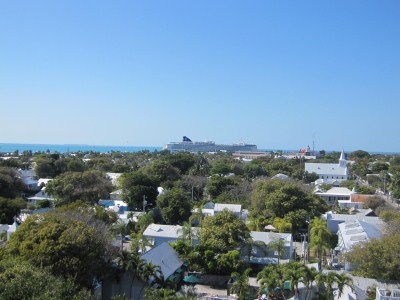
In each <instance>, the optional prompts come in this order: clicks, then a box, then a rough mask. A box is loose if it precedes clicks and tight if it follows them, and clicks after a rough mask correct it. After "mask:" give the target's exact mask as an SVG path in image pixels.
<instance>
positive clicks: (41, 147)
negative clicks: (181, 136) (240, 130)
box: [0, 143, 400, 155]
mask: <svg viewBox="0 0 400 300" xmlns="http://www.w3.org/2000/svg"><path fill="white" fill-rule="evenodd" d="M16 150H18V151H19V152H23V151H32V152H46V151H48V150H49V151H50V152H59V153H68V152H80V151H81V152H90V151H93V152H100V153H106V152H112V151H120V152H139V151H146V150H147V151H150V152H154V151H162V150H163V147H157V146H109V145H108V146H107V145H88V144H23V143H0V153H9V152H14V151H16ZM258 151H265V152H271V151H273V152H277V151H283V152H284V153H287V152H296V151H297V150H293V149H292V150H287V149H278V148H277V149H258ZM354 151H356V150H354ZM325 152H326V153H332V152H340V150H333V151H332V150H326V151H325ZM345 152H346V153H351V152H353V151H345ZM367 152H368V153H369V154H383V155H400V152H394V151H367Z"/></svg>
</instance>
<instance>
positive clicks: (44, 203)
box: [36, 199, 51, 208]
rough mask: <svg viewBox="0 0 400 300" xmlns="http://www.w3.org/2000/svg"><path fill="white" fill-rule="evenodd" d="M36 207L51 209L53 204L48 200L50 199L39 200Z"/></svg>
mask: <svg viewBox="0 0 400 300" xmlns="http://www.w3.org/2000/svg"><path fill="white" fill-rule="evenodd" d="M36 206H37V207H38V208H47V207H50V206H51V203H50V200H48V199H43V200H38V201H37V202H36Z"/></svg>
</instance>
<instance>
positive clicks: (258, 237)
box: [242, 231, 293, 265]
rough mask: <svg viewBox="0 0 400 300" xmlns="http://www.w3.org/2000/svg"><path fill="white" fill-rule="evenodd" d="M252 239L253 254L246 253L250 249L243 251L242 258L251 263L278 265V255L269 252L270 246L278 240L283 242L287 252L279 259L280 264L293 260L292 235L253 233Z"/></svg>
mask: <svg viewBox="0 0 400 300" xmlns="http://www.w3.org/2000/svg"><path fill="white" fill-rule="evenodd" d="M250 237H251V239H252V240H253V246H252V249H251V252H250V253H246V252H248V250H249V249H248V248H247V249H246V250H245V251H242V258H243V259H245V260H247V261H249V262H250V263H252V264H257V265H266V264H277V263H278V253H276V252H274V251H271V250H269V247H268V245H269V244H271V243H272V242H274V241H276V240H278V239H280V240H282V241H283V242H284V245H285V250H284V252H283V253H282V255H281V257H279V260H280V262H281V263H287V262H289V261H291V260H292V254H293V237H292V234H291V233H275V232H262V231H251V232H250ZM248 254H250V255H248Z"/></svg>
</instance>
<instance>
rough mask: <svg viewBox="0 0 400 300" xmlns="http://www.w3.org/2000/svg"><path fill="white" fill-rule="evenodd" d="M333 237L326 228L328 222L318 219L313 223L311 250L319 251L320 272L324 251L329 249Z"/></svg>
mask: <svg viewBox="0 0 400 300" xmlns="http://www.w3.org/2000/svg"><path fill="white" fill-rule="evenodd" d="M331 235H332V234H331V233H330V231H329V230H328V227H327V226H326V221H324V220H322V219H320V218H317V217H315V218H314V219H313V220H312V221H311V230H310V238H311V239H310V248H315V249H316V250H317V257H318V269H319V270H321V262H322V253H323V250H324V249H327V248H329V241H330V238H331Z"/></svg>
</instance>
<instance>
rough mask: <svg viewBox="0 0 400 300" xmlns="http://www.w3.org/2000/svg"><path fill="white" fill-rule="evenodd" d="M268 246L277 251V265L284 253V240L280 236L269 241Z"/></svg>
mask: <svg viewBox="0 0 400 300" xmlns="http://www.w3.org/2000/svg"><path fill="white" fill-rule="evenodd" d="M268 246H269V248H270V249H271V250H272V251H275V252H276V253H277V256H278V265H279V262H280V259H281V257H282V256H283V255H284V254H286V247H285V241H284V240H282V239H280V238H277V239H275V240H273V241H272V242H270V243H269V244H268Z"/></svg>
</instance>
